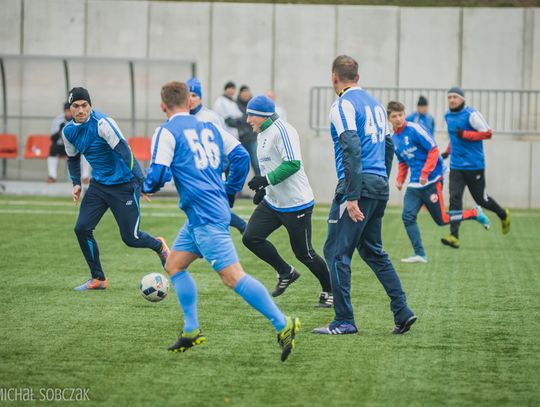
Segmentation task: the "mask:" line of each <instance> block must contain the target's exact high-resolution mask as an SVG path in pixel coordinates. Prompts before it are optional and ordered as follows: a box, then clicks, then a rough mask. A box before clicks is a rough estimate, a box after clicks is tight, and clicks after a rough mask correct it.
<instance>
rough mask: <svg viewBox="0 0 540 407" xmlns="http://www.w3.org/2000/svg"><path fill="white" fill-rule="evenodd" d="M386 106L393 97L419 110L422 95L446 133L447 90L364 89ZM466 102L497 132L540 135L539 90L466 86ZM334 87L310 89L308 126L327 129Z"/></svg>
mask: <svg viewBox="0 0 540 407" xmlns="http://www.w3.org/2000/svg"><path fill="white" fill-rule="evenodd" d="M364 89H365V90H367V91H368V92H369V93H371V94H372V95H373V96H374V97H375V98H376V99H378V100H379V101H381V103H383V104H384V105H386V104H387V103H388V102H390V101H392V100H396V101H399V102H401V103H403V104H404V105H405V109H406V113H407V115H408V114H410V113H412V112H414V111H415V110H416V103H417V101H418V97H419V96H420V95H423V96H425V97H426V98H427V99H428V101H429V112H430V113H431V114H432V115H433V116H434V118H435V130H436V131H439V132H446V122H445V120H444V114H445V113H446V112H447V110H448V104H447V92H448V89H433V88H423V89H422V88H382V87H381V88H372V87H366V88H364ZM464 92H465V97H466V99H467V104H468V105H469V106H472V107H474V108H475V109H477V110H478V111H480V112H481V113H482V115H483V116H484V117H485V119H486V120H487V122H488V123H489V125H490V126H491V128H492V129H493V131H494V132H496V133H507V134H516V135H536V136H538V135H540V91H538V90H500V89H496V90H484V89H465V90H464ZM336 97H337V96H336V94H335V92H334V89H333V88H331V87H327V86H316V87H313V88H311V92H310V107H309V125H310V127H311V128H312V129H313V130H315V131H316V132H317V135H318V134H319V132H327V131H328V129H329V127H330V121H329V117H328V113H329V109H330V106H331V105H332V103H333V101H334V100H335V99H336Z"/></svg>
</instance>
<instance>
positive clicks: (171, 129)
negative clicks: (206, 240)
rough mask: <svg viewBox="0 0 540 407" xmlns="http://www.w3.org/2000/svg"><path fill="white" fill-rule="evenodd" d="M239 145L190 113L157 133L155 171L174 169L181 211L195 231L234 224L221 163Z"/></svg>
mask: <svg viewBox="0 0 540 407" xmlns="http://www.w3.org/2000/svg"><path fill="white" fill-rule="evenodd" d="M238 143H239V142H238V141H237V140H236V139H235V138H234V137H233V136H231V135H230V134H228V133H224V134H223V135H222V134H221V133H220V132H219V131H218V129H217V128H216V127H215V126H214V125H213V124H211V123H203V122H200V121H199V120H197V118H195V117H194V116H191V115H190V114H189V113H187V112H186V113H177V114H175V115H173V116H171V117H170V118H169V120H168V121H167V122H165V123H164V124H163V125H162V126H161V127H158V128H157V129H156V132H155V133H154V136H153V139H152V164H151V170H153V168H152V167H156V166H163V167H166V168H169V169H170V172H171V174H172V177H173V179H174V183H175V186H176V189H177V191H178V195H179V196H180V208H181V209H182V210H183V211H184V212H185V213H186V215H187V217H188V222H189V225H190V226H191V227H197V226H201V225H205V224H210V223H214V224H217V223H226V224H228V223H229V222H230V220H231V212H230V208H229V202H228V199H227V195H226V193H225V186H224V184H223V181H222V178H221V173H222V162H221V161H222V157H223V155H229V154H230V152H231V151H232V150H234V149H235V148H236V147H237V146H238ZM149 178H151V176H150V175H148V178H147V179H149Z"/></svg>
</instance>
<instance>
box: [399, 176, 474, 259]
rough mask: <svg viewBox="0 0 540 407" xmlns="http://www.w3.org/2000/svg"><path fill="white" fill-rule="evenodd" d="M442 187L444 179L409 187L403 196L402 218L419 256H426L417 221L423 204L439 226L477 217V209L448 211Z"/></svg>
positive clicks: (415, 252)
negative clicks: (418, 186)
mask: <svg viewBox="0 0 540 407" xmlns="http://www.w3.org/2000/svg"><path fill="white" fill-rule="evenodd" d="M442 188H443V186H442V181H437V182H435V183H433V184H430V185H427V186H425V187H422V188H411V187H409V188H407V191H406V192H405V196H404V197H403V213H402V215H401V219H402V220H403V224H404V225H405V230H406V231H407V235H408V236H409V240H410V241H411V244H412V247H413V249H414V254H416V255H418V256H422V257H425V256H426V251H425V249H424V245H423V244H422V237H421V236H420V228H419V227H418V223H416V218H417V216H418V212H419V211H420V208H422V205H425V206H426V208H427V210H428V211H429V214H430V215H431V217H432V218H433V220H434V221H435V223H436V224H437V225H439V226H443V225H448V224H449V223H450V222H461V221H464V220H475V219H476V217H477V214H478V213H477V211H476V209H466V210H461V209H460V210H457V211H448V212H447V211H446V209H445V207H444V197H443V192H442Z"/></svg>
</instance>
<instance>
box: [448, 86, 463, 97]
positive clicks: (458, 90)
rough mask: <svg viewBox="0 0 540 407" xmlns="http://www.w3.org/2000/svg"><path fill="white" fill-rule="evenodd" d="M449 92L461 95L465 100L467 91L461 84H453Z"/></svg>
mask: <svg viewBox="0 0 540 407" xmlns="http://www.w3.org/2000/svg"><path fill="white" fill-rule="evenodd" d="M448 94H449V95H456V96H459V97H460V98H461V99H463V100H465V93H464V92H463V90H462V89H461V88H460V87H459V86H452V87H451V88H450V90H449V91H448Z"/></svg>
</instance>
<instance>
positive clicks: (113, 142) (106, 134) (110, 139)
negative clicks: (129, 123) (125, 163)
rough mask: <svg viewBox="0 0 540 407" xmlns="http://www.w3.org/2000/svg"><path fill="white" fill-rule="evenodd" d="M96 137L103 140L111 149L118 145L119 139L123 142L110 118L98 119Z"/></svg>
mask: <svg viewBox="0 0 540 407" xmlns="http://www.w3.org/2000/svg"><path fill="white" fill-rule="evenodd" d="M113 126H114V127H113ZM98 135H99V136H100V137H101V138H103V139H104V140H105V141H106V142H107V144H108V145H109V146H111V148H112V149H114V148H115V147H116V146H117V145H118V143H119V142H120V139H124V140H125V138H124V136H123V135H122V132H121V131H120V128H119V127H118V124H116V122H115V121H114V120H113V119H111V118H110V117H107V119H99V121H98Z"/></svg>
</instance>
